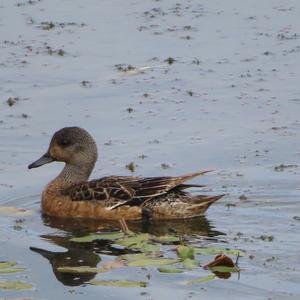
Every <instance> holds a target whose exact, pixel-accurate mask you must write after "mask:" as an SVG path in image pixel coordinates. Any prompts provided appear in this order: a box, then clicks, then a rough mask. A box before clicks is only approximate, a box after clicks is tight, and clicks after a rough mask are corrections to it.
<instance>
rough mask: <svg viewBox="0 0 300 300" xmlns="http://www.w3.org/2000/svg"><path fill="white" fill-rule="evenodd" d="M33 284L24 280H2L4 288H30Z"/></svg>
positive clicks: (1, 287) (1, 283)
mask: <svg viewBox="0 0 300 300" xmlns="http://www.w3.org/2000/svg"><path fill="white" fill-rule="evenodd" d="M32 288H33V286H32V285H31V284H30V283H26V282H23V281H19V280H17V281H0V289H4V290H30V289H32Z"/></svg>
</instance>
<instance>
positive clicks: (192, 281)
mask: <svg viewBox="0 0 300 300" xmlns="http://www.w3.org/2000/svg"><path fill="white" fill-rule="evenodd" d="M215 278H216V275H214V274H210V275H208V276H206V277H201V278H196V279H192V280H189V281H186V282H185V283H186V284H197V283H204V282H209V281H211V280H214V279H215Z"/></svg>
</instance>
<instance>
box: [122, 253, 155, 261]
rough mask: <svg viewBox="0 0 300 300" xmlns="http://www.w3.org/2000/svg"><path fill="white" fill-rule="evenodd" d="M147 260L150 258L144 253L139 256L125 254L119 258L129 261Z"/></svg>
mask: <svg viewBox="0 0 300 300" xmlns="http://www.w3.org/2000/svg"><path fill="white" fill-rule="evenodd" d="M145 258H149V256H147V255H146V254H144V253H138V254H124V255H120V256H119V257H118V260H127V261H133V260H140V259H145Z"/></svg>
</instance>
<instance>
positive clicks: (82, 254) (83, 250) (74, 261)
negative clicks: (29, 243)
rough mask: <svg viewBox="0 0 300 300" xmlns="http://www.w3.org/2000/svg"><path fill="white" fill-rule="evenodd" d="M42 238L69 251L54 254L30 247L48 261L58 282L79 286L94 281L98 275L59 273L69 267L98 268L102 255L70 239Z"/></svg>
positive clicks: (88, 246)
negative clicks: (60, 268) (62, 268)
mask: <svg viewBox="0 0 300 300" xmlns="http://www.w3.org/2000/svg"><path fill="white" fill-rule="evenodd" d="M41 237H42V238H44V239H46V240H48V241H52V242H53V243H55V244H56V245H59V246H62V247H64V248H66V249H67V251H65V252H52V251H48V250H45V249H40V248H35V247H30V250H32V251H33V252H36V253H39V254H41V255H42V256H43V257H45V258H46V259H48V261H49V262H50V264H51V265H52V269H53V273H54V275H55V277H56V278H57V280H59V281H60V282H62V283H63V284H64V285H68V286H77V285H81V284H83V283H85V282H87V281H89V280H91V279H93V278H94V277H95V275H96V273H76V274H74V273H63V272H60V271H58V268H59V267H67V266H72V267H74V266H76V267H79V266H90V267H96V266H97V264H98V263H99V262H100V261H101V258H100V255H98V254H96V253H95V252H94V249H93V246H92V245H90V244H86V243H85V244H84V245H83V244H79V243H71V242H69V237H61V236H53V235H48V236H47V235H44V236H41Z"/></svg>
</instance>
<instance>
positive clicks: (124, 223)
mask: <svg viewBox="0 0 300 300" xmlns="http://www.w3.org/2000/svg"><path fill="white" fill-rule="evenodd" d="M119 223H120V225H121V230H122V231H123V232H124V233H125V234H129V233H130V230H129V228H128V226H127V224H126V221H125V219H124V218H122V219H120V220H119Z"/></svg>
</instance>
